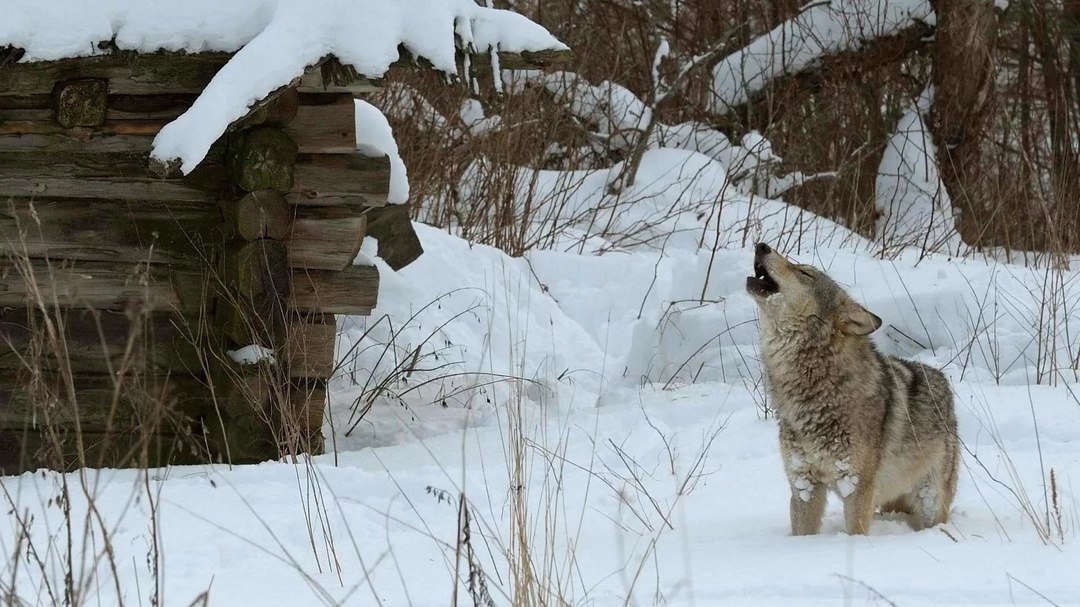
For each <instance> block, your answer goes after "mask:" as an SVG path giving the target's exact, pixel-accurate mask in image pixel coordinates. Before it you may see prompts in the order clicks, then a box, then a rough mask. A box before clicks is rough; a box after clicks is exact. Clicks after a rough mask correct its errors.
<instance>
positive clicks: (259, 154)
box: [225, 126, 296, 192]
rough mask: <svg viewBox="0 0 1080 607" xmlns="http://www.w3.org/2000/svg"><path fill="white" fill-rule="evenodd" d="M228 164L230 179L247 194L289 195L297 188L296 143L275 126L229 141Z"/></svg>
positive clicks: (238, 135)
mask: <svg viewBox="0 0 1080 607" xmlns="http://www.w3.org/2000/svg"><path fill="white" fill-rule="evenodd" d="M225 163H226V167H227V168H228V171H229V177H230V178H231V179H232V181H233V182H234V183H236V184H237V185H238V186H240V187H241V188H243V189H244V190H245V191H248V192H253V191H255V190H264V189H275V190H279V191H281V192H288V191H290V190H291V189H292V187H293V170H294V167H295V165H296V142H294V141H293V140H292V139H291V138H290V137H289V136H288V135H286V134H285V133H284V132H283V131H282V130H281V129H278V128H275V127H270V126H263V127H256V128H253V129H248V130H245V131H241V132H239V133H237V134H235V135H233V136H232V137H230V138H229V149H228V151H227V152H226V154H225Z"/></svg>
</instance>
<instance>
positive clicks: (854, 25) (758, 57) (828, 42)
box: [712, 0, 934, 114]
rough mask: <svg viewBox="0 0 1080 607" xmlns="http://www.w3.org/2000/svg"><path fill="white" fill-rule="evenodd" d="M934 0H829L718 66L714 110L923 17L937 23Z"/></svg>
mask: <svg viewBox="0 0 1080 607" xmlns="http://www.w3.org/2000/svg"><path fill="white" fill-rule="evenodd" d="M931 5H932V3H931V2H930V1H929V0H827V1H825V2H812V3H810V4H807V5H806V7H804V8H803V9H802V10H801V11H800V12H799V14H798V15H796V16H795V17H793V18H792V19H789V20H787V21H785V22H784V23H782V24H780V25H778V26H777V27H775V28H773V29H772V30H770V31H769V32H767V33H765V34H764V35H762V36H760V37H758V38H756V39H754V40H753V41H751V42H750V44H749V45H747V46H746V47H744V48H742V49H739V50H738V51H736V52H734V53H732V54H730V55H728V56H727V57H725V58H724V59H723V60H721V61H720V62H719V63H718V64H716V66H715V67H714V68H713V85H712V90H713V99H712V109H713V111H714V112H716V113H718V114H726V113H727V112H728V110H730V109H731V108H733V107H735V106H738V105H741V104H743V103H745V102H746V101H748V100H749V99H750V98H751V97H752V96H753V95H754V94H755V93H757V92H758V91H760V90H762V89H763V88H765V86H766V85H767V84H768V83H769V82H770V81H771V80H773V79H774V78H777V77H779V76H784V75H789V74H797V73H799V72H801V71H803V70H805V69H807V68H809V67H811V66H813V65H814V64H815V63H816V62H818V61H820V60H821V59H822V58H823V57H824V56H826V55H829V54H834V53H838V52H841V51H848V50H857V49H859V48H860V47H861V46H862V45H864V44H866V43H868V42H871V41H873V40H875V39H877V38H881V37H884V36H888V35H890V34H895V33H897V32H899V31H901V30H903V29H905V28H907V27H910V26H911V25H913V24H914V23H915V22H917V21H923V22H926V23H929V24H933V22H934V13H933V9H932V6H931Z"/></svg>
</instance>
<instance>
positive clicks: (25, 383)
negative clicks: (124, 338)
mask: <svg viewBox="0 0 1080 607" xmlns="http://www.w3.org/2000/svg"><path fill="white" fill-rule="evenodd" d="M71 382H72V383H71V386H72V387H73V388H74V390H71V389H69V388H68V384H67V378H65V377H64V375H63V374H60V373H53V372H46V373H43V374H40V375H36V376H35V377H33V378H31V377H30V376H29V375H28V374H26V373H12V372H3V373H0V386H4V388H3V389H0V429H4V430H21V429H42V428H46V427H50V426H52V427H63V428H73V427H75V424H76V418H78V425H79V426H80V427H81V428H82V429H83V430H84V431H87V432H109V431H115V432H117V433H130V432H133V431H135V432H138V431H142V432H151V433H154V432H161V431H165V432H177V431H182V430H183V429H184V428H188V427H190V425H191V420H192V419H193V418H194V416H197V415H201V414H203V413H204V412H205V410H206V405H207V396H206V394H207V392H208V391H207V387H206V384H205V382H203V381H202V380H201V379H199V378H197V377H193V376H185V375H180V374H171V375H116V376H113V375H106V374H97V373H90V374H88V373H74V374H72V376H71Z"/></svg>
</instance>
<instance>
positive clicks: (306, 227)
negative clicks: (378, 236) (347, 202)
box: [284, 207, 367, 270]
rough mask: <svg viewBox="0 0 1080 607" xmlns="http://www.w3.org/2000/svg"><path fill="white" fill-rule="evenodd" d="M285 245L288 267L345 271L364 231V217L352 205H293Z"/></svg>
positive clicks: (357, 251)
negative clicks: (292, 213)
mask: <svg viewBox="0 0 1080 607" xmlns="http://www.w3.org/2000/svg"><path fill="white" fill-rule="evenodd" d="M294 208H295V212H294V216H293V220H292V224H291V226H290V228H289V232H288V234H287V236H286V238H285V241H284V242H285V245H286V246H287V247H288V248H289V266H290V267H292V268H297V269H306V270H344V269H345V268H347V267H349V266H350V265H352V263H353V260H355V259H356V256H357V254H359V253H360V246H361V245H362V244H363V242H364V235H365V234H366V225H367V218H366V217H365V216H364V215H362V214H361V212H362V211H361V210H360V209H357V208H355V207H352V208H350V207H294Z"/></svg>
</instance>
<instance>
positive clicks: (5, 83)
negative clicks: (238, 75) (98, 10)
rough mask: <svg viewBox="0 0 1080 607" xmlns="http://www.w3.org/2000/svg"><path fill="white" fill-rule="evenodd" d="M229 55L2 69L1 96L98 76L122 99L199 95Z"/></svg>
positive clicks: (152, 56)
mask: <svg viewBox="0 0 1080 607" xmlns="http://www.w3.org/2000/svg"><path fill="white" fill-rule="evenodd" d="M230 58H231V55H230V54H228V53H191V54H184V53H172V52H162V53H145V54H136V53H130V52H123V53H111V54H107V55H98V56H95V57H80V58H73V59H61V60H59V61H37V62H33V63H19V64H13V65H8V66H5V67H4V68H3V69H0V96H25V95H30V94H39V93H51V92H52V90H53V85H54V84H55V83H56V82H57V81H58V80H64V79H68V78H100V79H104V80H108V81H109V91H110V92H112V93H116V94H124V95H145V94H160V93H201V92H202V90H203V89H204V88H206V85H207V84H209V83H210V80H211V79H212V78H213V77H214V75H215V74H217V72H218V70H219V69H221V67H222V66H223V65H225V63H227V62H228V61H229V59H230Z"/></svg>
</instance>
